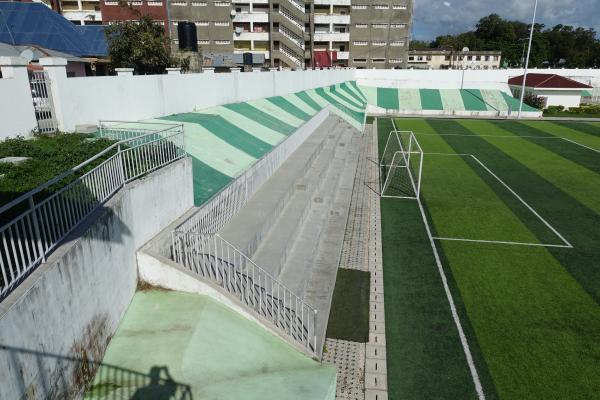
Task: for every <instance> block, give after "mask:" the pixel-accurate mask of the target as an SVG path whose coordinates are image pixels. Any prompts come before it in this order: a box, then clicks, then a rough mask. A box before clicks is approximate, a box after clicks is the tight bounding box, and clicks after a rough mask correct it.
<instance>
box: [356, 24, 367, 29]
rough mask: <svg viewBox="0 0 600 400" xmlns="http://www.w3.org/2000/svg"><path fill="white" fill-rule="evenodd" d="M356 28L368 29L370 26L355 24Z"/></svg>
mask: <svg viewBox="0 0 600 400" xmlns="http://www.w3.org/2000/svg"><path fill="white" fill-rule="evenodd" d="M354 26H355V27H356V28H359V29H363V28H366V27H368V26H369V25H367V24H354Z"/></svg>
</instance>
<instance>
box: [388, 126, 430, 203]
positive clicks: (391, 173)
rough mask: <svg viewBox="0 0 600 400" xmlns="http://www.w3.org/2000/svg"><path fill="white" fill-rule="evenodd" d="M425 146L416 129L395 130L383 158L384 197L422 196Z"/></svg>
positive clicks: (414, 197) (416, 197) (391, 134)
mask: <svg viewBox="0 0 600 400" xmlns="http://www.w3.org/2000/svg"><path fill="white" fill-rule="evenodd" d="M422 172H423V149H422V148H421V145H420V144H419V142H418V141H417V138H416V136H415V134H414V133H413V132H412V131H396V130H394V131H391V132H390V134H389V136H388V139H387V142H386V144H385V148H384V150H383V156H382V157H381V160H380V161H379V179H380V193H381V197H392V198H397V199H418V198H419V195H420V192H421V173H422Z"/></svg>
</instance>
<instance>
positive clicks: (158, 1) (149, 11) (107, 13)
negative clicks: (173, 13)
mask: <svg viewBox="0 0 600 400" xmlns="http://www.w3.org/2000/svg"><path fill="white" fill-rule="evenodd" d="M62 1H64V0H62ZM166 2H167V0H130V1H128V2H126V3H125V2H123V1H119V0H100V10H101V12H102V21H103V22H104V23H105V24H110V23H113V22H117V21H131V20H136V19H138V18H139V17H140V16H142V15H148V16H150V17H151V18H152V19H153V20H154V21H156V22H157V23H159V24H161V25H163V26H166V25H167V21H168V14H167V3H166Z"/></svg>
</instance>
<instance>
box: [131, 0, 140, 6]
mask: <svg viewBox="0 0 600 400" xmlns="http://www.w3.org/2000/svg"><path fill="white" fill-rule="evenodd" d="M127 4H129V5H130V6H141V5H142V2H141V1H139V0H135V1H129V2H127Z"/></svg>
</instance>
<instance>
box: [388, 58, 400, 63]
mask: <svg viewBox="0 0 600 400" xmlns="http://www.w3.org/2000/svg"><path fill="white" fill-rule="evenodd" d="M401 62H402V61H401V60H399V59H397V58H390V64H400V63H401Z"/></svg>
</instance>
